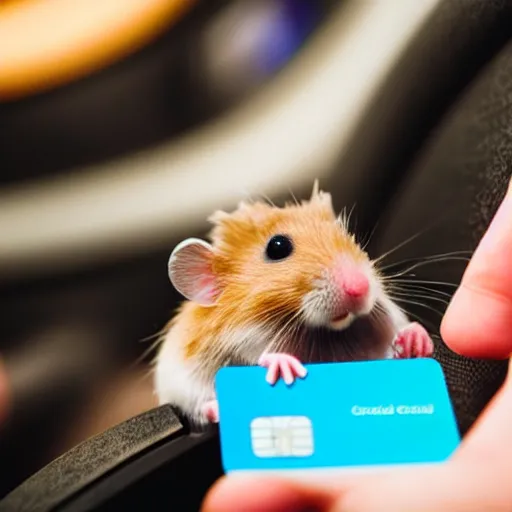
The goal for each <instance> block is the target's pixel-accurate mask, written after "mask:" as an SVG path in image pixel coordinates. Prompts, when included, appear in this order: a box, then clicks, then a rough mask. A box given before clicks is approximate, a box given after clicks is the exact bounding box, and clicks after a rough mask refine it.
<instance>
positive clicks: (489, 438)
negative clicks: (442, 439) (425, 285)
mask: <svg viewBox="0 0 512 512" xmlns="http://www.w3.org/2000/svg"><path fill="white" fill-rule="evenodd" d="M511 185H512V182H511ZM511 254H512V187H510V186H509V190H508V193H507V197H506V198H505V200H504V201H503V203H502V204H501V206H500V208H499V210H498V212H497V214H496V216H495V218H494V219H493V221H492V223H491V226H490V227H489V229H488V231H487V233H486V234H485V236H484V237H483V239H482V241H481V242H480V244H479V246H478V248H477V250H476V251H475V254H474V256H473V258H472V260H471V262H470V263H469V265H468V267H467V269H466V272H465V274H464V277H463V279H462V283H461V286H460V287H459V289H458V290H457V292H456V294H455V295H454V297H453V299H452V302H451V303H450V305H449V307H448V309H447V311H446V314H445V317H444V319H443V322H442V325H441V334H442V336H443V339H444V341H445V342H446V344H447V345H448V346H449V347H450V348H451V349H452V350H454V351H455V352H458V353H460V354H463V355H466V356H469V357H484V358H495V359H504V358H509V357H510V355H511V353H512V334H511V333H512V263H511V261H512V259H511V258H512V256H511ZM509 367H510V363H509ZM511 425H512V376H511V375H510V372H509V376H508V377H507V379H506V381H505V383H504V385H503V386H502V388H501V389H500V390H499V392H498V393H497V394H496V396H495V397H494V398H493V400H492V401H491V402H490V403H489V404H488V406H487V408H486V410H485V411H484V412H483V414H482V415H481V417H480V418H479V419H478V420H477V422H476V423H475V425H474V426H473V428H472V430H471V431H470V432H469V434H468V435H467V436H466V437H465V438H464V440H463V441H462V444H461V446H460V447H459V449H458V450H457V451H456V453H455V454H454V455H453V456H452V458H451V459H450V460H449V461H448V462H446V463H445V464H443V465H439V466H432V467H423V468H415V469H411V468H400V469H395V470H390V471H389V472H387V473H382V474H379V475H353V476H345V477H343V478H340V477H337V478H330V479H327V478H326V477H325V476H322V477H320V478H321V479H320V478H319V479H315V480H313V479H311V480H310V481H308V482H307V483H302V482H298V481H295V480H288V479H285V478H269V477H248V476H244V477H242V476H237V477H233V476H230V477H224V478H222V479H221V480H220V481H219V482H218V483H217V484H216V485H215V486H214V487H213V489H212V490H211V491H210V493H209V494H208V496H207V498H206V500H205V503H204V504H203V509H202V510H203V512H221V511H222V512H231V511H240V510H243V511H244V512H256V511H265V512H273V511H279V512H301V511H304V512H305V511H307V510H309V511H312V510H315V511H318V512H323V511H325V512H391V511H392V512H433V511H436V512H457V511H464V512H473V511H474V512H482V511H485V512H498V511H510V510H511V509H512V485H510V481H511V480H510V475H511V474H512V428H511Z"/></svg>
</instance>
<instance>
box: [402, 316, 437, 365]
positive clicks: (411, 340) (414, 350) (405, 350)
mask: <svg viewBox="0 0 512 512" xmlns="http://www.w3.org/2000/svg"><path fill="white" fill-rule="evenodd" d="M393 346H394V349H395V359H409V358H412V357H430V356H431V355H432V354H433V353H434V343H433V342H432V339H431V338H430V335H429V334H428V332H427V330H426V329H425V328H424V327H423V326H422V325H420V324H419V323H417V322H412V323H410V324H409V325H408V326H407V327H405V328H404V329H402V330H401V331H400V332H399V333H398V334H397V336H396V338H395V341H394V343H393Z"/></svg>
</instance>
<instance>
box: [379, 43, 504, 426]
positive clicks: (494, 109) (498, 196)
mask: <svg viewBox="0 0 512 512" xmlns="http://www.w3.org/2000/svg"><path fill="white" fill-rule="evenodd" d="M511 174H512V42H511V43H509V44H508V46H506V47H505V48H504V49H503V51H502V52H501V54H500V55H499V56H498V57H497V58H496V59H495V60H494V61H493V62H492V63H491V64H490V65H489V66H488V68H486V69H485V70H484V71H483V72H482V74H481V77H479V78H478V80H476V81H475V83H474V84H473V85H472V86H471V87H469V88H468V90H467V91H466V93H465V94H464V95H463V96H462V97H461V99H460V101H459V102H457V103H456V104H455V105H454V106H453V108H452V109H451V113H449V114H448V115H447V116H446V118H445V121H444V122H443V123H442V124H441V125H440V126H439V127H438V128H437V130H436V132H435V133H434V134H433V136H432V138H431V140H430V141H429V143H428V144H427V147H426V148H425V150H424V151H423V154H422V155H421V156H420V158H419V159H418V162H417V164H416V165H415V166H414V167H413V168H412V169H411V172H410V173H408V175H407V179H406V180H405V182H404V183H403V185H402V187H401V190H400V191H399V192H398V193H397V194H396V195H395V197H394V199H393V200H392V202H391V205H390V207H389V209H388V211H387V212H386V214H384V215H383V216H382V217H381V220H380V226H381V228H380V229H377V231H376V233H375V235H374V239H373V244H372V247H371V248H372V251H373V252H374V253H375V254H377V253H378V254H382V253H384V252H386V251H388V250H389V249H391V248H393V247H395V246H396V245H397V244H399V243H400V242H403V241H404V240H406V239H407V238H408V237H410V236H411V235H414V234H417V233H419V232H422V231H423V233H422V234H421V235H420V236H418V237H417V238H416V239H415V240H414V241H412V242H411V243H409V244H407V245H405V246H404V247H403V249H401V250H399V251H397V253H396V254H395V255H393V256H392V257H390V258H388V261H389V262H391V261H395V262H398V261H399V260H401V259H407V258H410V257H420V256H431V255H434V254H441V253H447V252H451V251H460V250H467V249H469V250H473V249H474V248H475V247H476V245H477V244H478V242H479V240H480V238H481V236H482V235H483V233H484V232H485V230H486V228H487V226H488V225H489V223H490V221H491V219H492V216H493V215H494V213H495V211H496V209H497V208H498V206H499V203H500V202H501V200H502V198H503V196H504V194H505V191H506V188H507V184H508V180H509V177H510V175H511ZM490 264H492V262H490ZM465 265H466V263H465V262H462V261H455V262H453V261H452V262H448V261H445V262H444V263H432V264H428V265H426V266H424V267H421V268H418V269H415V271H414V273H415V274H416V276H415V277H411V279H413V280H427V281H436V282H437V281H442V282H445V283H458V282H459V280H460V277H461V275H462V272H463V270H464V268H465ZM399 268H400V267H396V268H394V269H393V270H394V271H397V270H398V269H399ZM434 287H437V289H438V290H440V291H443V292H449V293H451V292H453V290H454V288H453V287H452V286H448V285H446V284H440V285H434ZM423 293H425V292H423ZM438 297H440V296H439V295H438ZM442 298H447V297H444V296H443V297H442ZM410 299H412V300H414V297H412V296H411V297H410ZM416 300H418V299H416ZM420 301H424V299H420ZM426 303H427V304H428V306H429V307H431V308H434V309H437V310H438V312H439V313H435V312H434V311H432V310H430V309H428V308H426V307H413V308H411V310H412V311H414V312H415V313H416V314H418V315H419V316H420V317H421V318H422V319H425V321H426V322H427V323H429V324H430V325H433V326H434V327H436V328H437V327H438V325H439V322H440V318H441V313H442V312H443V311H444V309H445V308H444V304H442V303H441V302H440V301H439V300H433V301H427V302H426ZM437 358H438V359H439V361H440V362H441V363H442V364H443V367H444V369H445V373H446V375H447V380H448V382H449V386H450V388H451V391H452V399H453V401H454V404H455V408H456V413H457V416H458V419H459V423H460V427H461V430H462V431H463V432H465V431H466V430H467V429H468V428H469V426H470V425H471V424H472V423H473V421H474V420H475V419H476V417H477V416H478V414H479V413H480V411H481V410H482V408H483V407H484V406H485V404H486V403H487V402H488V400H489V399H490V398H491V397H492V395H493V394H494V393H495V391H496V390H497V388H498V387H499V385H500V384H501V382H502V381H503V379H504V377H505V375H506V368H507V363H506V362H493V361H477V360H470V359H466V358H462V357H459V356H457V355H455V354H454V353H452V352H451V351H449V350H448V349H447V348H446V346H445V345H444V344H443V343H439V344H438V349H437Z"/></svg>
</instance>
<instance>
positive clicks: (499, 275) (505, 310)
mask: <svg viewBox="0 0 512 512" xmlns="http://www.w3.org/2000/svg"><path fill="white" fill-rule="evenodd" d="M511 255H512V192H511V191H510V189H509V192H508V193H507V196H506V197H505V199H504V201H503V202H502V204H501V206H500V208H499V209H498V212H497V213H496V215H495V217H494V219H493V221H492V222H491V225H490V227H489V229H488V231H487V233H486V234H485V235H484V237H483V238H482V240H481V242H480V244H479V245H478V247H477V249H476V251H475V254H474V255H473V258H472V259H471V261H470V262H469V264H468V267H467V269H466V272H465V273H464V276H463V278H462V282H461V286H460V287H459V289H458V290H457V292H456V293H455V295H454V297H453V299H452V301H451V303H450V305H449V306H448V309H447V311H446V314H445V316H444V319H443V322H442V325H441V334H442V336H443V339H444V340H445V342H446V344H447V345H448V346H449V347H450V348H451V349H452V350H454V351H455V352H459V353H461V354H464V355H466V356H469V357H483V358H496V359H501V358H507V357H509V356H510V354H511V353H512V257H511Z"/></svg>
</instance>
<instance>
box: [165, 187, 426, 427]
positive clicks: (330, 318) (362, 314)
mask: <svg viewBox="0 0 512 512" xmlns="http://www.w3.org/2000/svg"><path fill="white" fill-rule="evenodd" d="M209 220H210V221H211V222H212V223H213V225H214V228H213V230H212V232H211V235H210V237H211V241H212V243H211V244H210V243H207V242H205V241H203V240H199V239H188V240H185V241H184V242H182V243H180V244H179V245H178V246H177V247H176V248H175V249H174V251H173V252H172V254H171V257H170V259H169V267H168V270H169V277H170V280H171V282H172V283H173V285H174V286H175V288H176V289H177V290H178V291H179V292H180V293H181V294H182V295H183V296H184V297H185V298H186V299H187V300H186V301H185V302H184V303H183V305H182V306H181V308H180V310H179V311H178V313H177V314H176V316H175V317H174V318H173V319H172V320H171V321H170V322H169V324H168V325H167V326H166V329H165V332H164V335H163V337H162V343H161V345H160V349H159V353H158V356H157V359H156V363H155V364H156V367H155V388H156V393H157V395H158V399H159V402H160V403H161V404H163V403H171V404H173V405H174V406H176V407H178V408H179V409H181V410H182V411H183V413H184V414H186V415H188V416H189V417H190V418H191V419H192V420H194V421H197V422H199V423H205V422H208V421H218V408H217V403H216V401H215V389H214V378H215V374H216V372H217V370H218V369H219V368H221V367H222V366H225V365H257V364H259V365H262V366H265V367H267V368H268V372H267V380H268V381H269V383H270V384H272V383H274V382H276V380H277V379H278V378H279V377H282V378H283V379H284V380H285V382H286V383H291V382H293V380H294V379H295V377H304V376H305V374H306V369H305V368H304V366H302V364H301V362H306V363H310V362H334V361H354V360H370V359H385V358H396V357H400V358H407V357H428V356H430V355H431V354H432V353H433V343H432V340H431V338H430V336H429V334H428V333H427V331H426V330H425V329H424V328H423V327H422V326H421V325H419V324H418V323H415V322H410V321H409V319H408V318H407V316H406V315H405V314H404V312H403V311H402V310H401V309H400V308H399V307H398V306H397V305H396V304H395V303H394V302H393V301H392V300H391V299H390V298H389V297H388V295H387V293H386V290H385V286H384V282H383V280H382V278H381V276H380V274H379V271H378V269H377V268H376V265H375V264H374V263H373V262H372V261H371V260H370V259H369V257H368V255H367V253H366V252H365V251H364V250H363V249H362V248H361V246H360V245H359V244H358V243H357V242H356V240H355V238H354V236H353V235H352V234H350V233H349V232H348V230H347V226H346V223H345V222H344V220H343V218H342V217H337V216H336V214H335V212H334V210H333V206H332V200H331V196H330V194H328V193H326V192H322V191H320V190H319V189H318V184H317V183H315V187H314V190H313V194H312V196H311V199H310V200H309V201H303V202H302V203H293V204H286V205H285V206H284V207H283V208H278V207H275V206H273V205H270V204H266V203H263V202H255V203H245V202H242V203H240V205H239V207H238V209H236V210H235V211H234V212H233V213H230V214H228V213H224V212H216V213H214V214H213V215H212V216H211V217H210V219H209Z"/></svg>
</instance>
